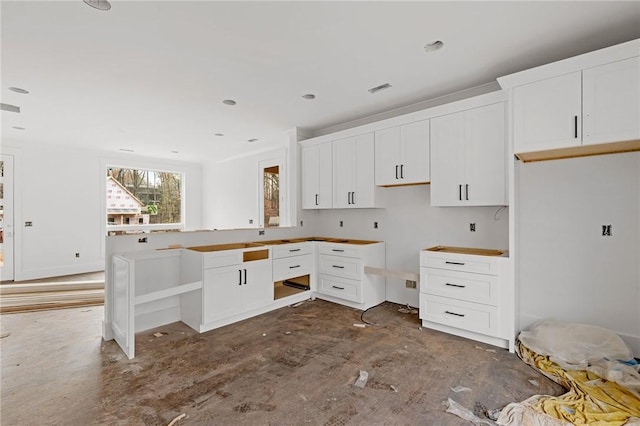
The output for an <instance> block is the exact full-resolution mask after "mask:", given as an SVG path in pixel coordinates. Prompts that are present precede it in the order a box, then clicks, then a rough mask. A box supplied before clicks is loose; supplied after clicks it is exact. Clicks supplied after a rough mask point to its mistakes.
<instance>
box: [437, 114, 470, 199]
mask: <svg viewBox="0 0 640 426" xmlns="http://www.w3.org/2000/svg"><path fill="white" fill-rule="evenodd" d="M464 133H465V125H464V112H457V113H455V114H449V115H445V116H442V117H436V118H432V119H431V205H432V206H459V205H462V185H463V184H464V175H463V170H462V167H463V159H464V137H465V135H464Z"/></svg>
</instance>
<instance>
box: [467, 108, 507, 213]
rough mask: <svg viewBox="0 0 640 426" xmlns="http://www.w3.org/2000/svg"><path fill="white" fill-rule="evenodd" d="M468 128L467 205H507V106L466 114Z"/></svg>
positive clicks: (472, 111)
mask: <svg viewBox="0 0 640 426" xmlns="http://www.w3.org/2000/svg"><path fill="white" fill-rule="evenodd" d="M465 126H466V132H465V133H466V135H465V136H466V143H465V150H464V155H465V161H464V169H465V172H464V188H463V199H464V201H465V204H466V205H471V206H502V205H506V204H507V191H506V151H505V150H506V137H505V104H504V103H502V102H501V103H497V104H493V105H487V106H484V107H480V108H474V109H471V110H468V111H465Z"/></svg>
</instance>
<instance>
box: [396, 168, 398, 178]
mask: <svg viewBox="0 0 640 426" xmlns="http://www.w3.org/2000/svg"><path fill="white" fill-rule="evenodd" d="M396 179H398V166H396Z"/></svg>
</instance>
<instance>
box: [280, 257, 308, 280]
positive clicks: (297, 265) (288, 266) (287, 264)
mask: <svg viewBox="0 0 640 426" xmlns="http://www.w3.org/2000/svg"><path fill="white" fill-rule="evenodd" d="M312 269H313V256H312V255H310V254H305V255H302V256H294V257H285V258H283V259H276V260H274V261H273V281H282V280H286V279H287V278H294V277H300V276H302V275H308V274H311V270H312Z"/></svg>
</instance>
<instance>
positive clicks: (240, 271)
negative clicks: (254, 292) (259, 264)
mask: <svg viewBox="0 0 640 426" xmlns="http://www.w3.org/2000/svg"><path fill="white" fill-rule="evenodd" d="M238 273H239V274H240V276H239V277H238V285H242V269H238Z"/></svg>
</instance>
